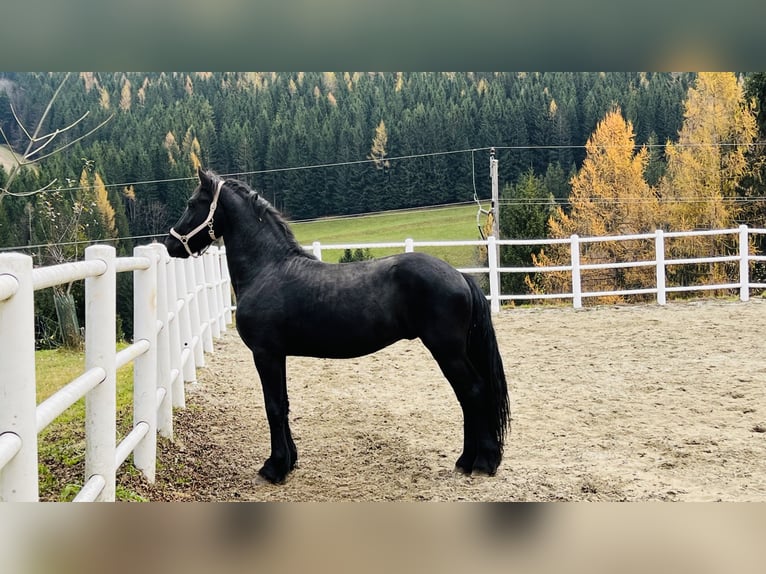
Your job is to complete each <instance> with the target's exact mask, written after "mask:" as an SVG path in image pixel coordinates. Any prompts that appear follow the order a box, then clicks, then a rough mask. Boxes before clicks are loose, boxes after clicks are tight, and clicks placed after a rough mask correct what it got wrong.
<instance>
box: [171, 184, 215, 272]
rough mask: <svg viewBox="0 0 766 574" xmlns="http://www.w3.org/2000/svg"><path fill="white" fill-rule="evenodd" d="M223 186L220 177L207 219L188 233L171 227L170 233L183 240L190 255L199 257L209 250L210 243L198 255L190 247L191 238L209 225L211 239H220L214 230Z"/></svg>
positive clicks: (182, 243)
mask: <svg viewBox="0 0 766 574" xmlns="http://www.w3.org/2000/svg"><path fill="white" fill-rule="evenodd" d="M222 187H223V180H222V179H219V180H218V184H217V185H216V186H215V193H214V194H213V201H212V202H211V203H210V212H209V213H208V214H207V218H206V219H205V221H203V222H202V223H200V224H199V225H198V226H197V227H195V228H194V229H192V230H191V231H190V232H189V233H187V234H186V235H181V234H180V233H178V232H177V231H176V230H175V229H173V228H172V227H171V228H170V235H172V236H173V237H175V238H176V239H178V241H180V242H181V245H183V246H184V249H186V252H187V253H188V254H189V256H190V257H198V256H200V255H202V254H203V253H204V252H205V251H207V248H208V247H210V245H207V246H205V247H204V248H203V249H202V251H200V252H199V253H197V254H196V255H195V254H194V253H192V250H191V249H189V239H191V238H192V237H194V236H195V235H197V233H199V232H200V231H202V230H203V229H205V227H207V234H208V235H209V236H210V239H212V240H213V241H215V240H216V239H218V238H217V237H216V236H215V233H214V232H213V214H214V213H215V208H216V207H218V196H219V195H220V194H221V188H222Z"/></svg>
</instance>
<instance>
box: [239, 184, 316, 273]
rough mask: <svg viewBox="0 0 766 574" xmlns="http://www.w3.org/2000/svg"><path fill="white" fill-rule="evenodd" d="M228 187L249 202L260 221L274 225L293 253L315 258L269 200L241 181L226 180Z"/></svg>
mask: <svg viewBox="0 0 766 574" xmlns="http://www.w3.org/2000/svg"><path fill="white" fill-rule="evenodd" d="M226 185H227V187H228V188H229V189H231V190H232V191H234V192H235V193H237V194H239V195H240V196H242V197H243V198H244V199H246V200H247V202H248V204H249V205H250V208H251V209H252V210H253V213H255V215H256V216H257V217H258V219H260V220H263V221H268V222H270V223H271V224H272V225H274V227H275V228H276V230H277V231H278V232H279V233H280V234H281V235H282V236H283V237H284V240H285V241H286V243H287V245H288V247H289V248H290V251H291V252H293V253H294V254H296V255H301V256H304V257H309V258H312V257H313V255H312V254H311V253H309V252H307V251H306V250H305V249H303V246H301V244H300V243H298V240H297V239H296V238H295V235H294V234H293V231H292V229H290V226H289V225H288V223H287V220H285V218H284V216H283V215H282V214H281V213H280V212H279V211H278V210H277V209H276V208H275V207H274V206H273V205H271V203H269V202H268V200H266V199H265V198H264V197H262V196H261V195H260V194H259V193H257V192H256V191H255V190H253V189H252V188H250V186H249V185H247V184H246V183H244V182H242V181H239V180H238V179H226Z"/></svg>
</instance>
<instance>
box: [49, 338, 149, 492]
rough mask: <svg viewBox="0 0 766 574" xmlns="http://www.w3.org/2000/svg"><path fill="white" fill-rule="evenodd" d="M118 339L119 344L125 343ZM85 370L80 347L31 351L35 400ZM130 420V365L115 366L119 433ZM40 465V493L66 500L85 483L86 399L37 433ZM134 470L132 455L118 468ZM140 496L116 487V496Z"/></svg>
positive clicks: (125, 428) (121, 471)
mask: <svg viewBox="0 0 766 574" xmlns="http://www.w3.org/2000/svg"><path fill="white" fill-rule="evenodd" d="M125 346H126V345H125V343H120V344H119V345H118V349H121V348H124V347H125ZM84 371H85V355H84V353H83V352H82V351H74V350H68V349H63V348H62V349H52V350H41V351H36V352H35V377H36V383H37V403H38V404H40V403H41V402H42V401H44V400H45V399H46V398H48V397H49V396H51V395H52V394H53V393H55V392H56V391H57V390H59V389H60V388H62V387H63V386H64V385H66V384H67V383H68V382H69V381H71V380H72V379H74V378H75V377H77V376H78V375H80V374H81V373H83V372H84ZM132 420H133V366H132V364H129V365H126V366H125V367H123V368H121V369H119V370H118V371H117V434H118V440H119V438H121V437H123V436H125V435H126V434H127V433H128V432H129V431H130V429H131V427H132ZM38 458H39V460H38V466H39V471H40V499H41V500H52V501H68V500H71V499H73V498H74V497H75V496H76V495H77V493H78V492H79V491H80V488H81V487H82V484H83V479H84V471H85V466H84V465H85V399H80V400H79V401H77V402H76V403H75V404H73V405H72V406H71V407H69V408H68V409H67V410H66V411H64V413H62V415H61V416H60V417H58V418H57V419H56V420H54V421H53V422H52V423H51V424H50V425H49V426H48V427H47V428H46V429H45V430H44V431H43V432H42V433H40V436H39V437H38ZM125 472H128V473H131V472H137V471H136V470H135V468H134V467H133V465H132V464H131V463H130V458H129V459H128V460H127V461H125V463H124V464H123V465H122V466H121V467H120V469H119V470H118V473H125ZM136 499H139V497H138V496H137V495H136V494H135V493H132V492H130V491H128V490H125V489H123V488H121V487H120V486H119V485H118V487H117V500H136Z"/></svg>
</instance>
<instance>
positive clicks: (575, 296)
mask: <svg viewBox="0 0 766 574" xmlns="http://www.w3.org/2000/svg"><path fill="white" fill-rule="evenodd" d="M570 246H571V252H572V305H573V306H574V308H575V309H580V308H582V282H581V279H580V237H579V236H578V235H577V234H574V235H572V237H571V238H570Z"/></svg>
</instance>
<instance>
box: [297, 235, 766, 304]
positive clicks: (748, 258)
mask: <svg viewBox="0 0 766 574" xmlns="http://www.w3.org/2000/svg"><path fill="white" fill-rule="evenodd" d="M759 234H766V229H751V228H748V227H747V226H746V225H742V226H740V227H738V228H732V229H718V230H701V231H663V230H660V229H658V230H657V231H655V232H654V233H642V234H633V235H614V236H603V237H579V236H577V235H572V236H571V237H567V238H557V239H495V238H494V237H488V238H487V239H486V240H469V241H413V240H412V239H405V240H404V241H394V242H385V243H339V244H329V245H323V244H322V243H320V242H319V241H315V242H313V243H312V244H311V245H310V246H304V249H306V250H307V251H311V252H312V253H313V254H314V255H315V256H316V257H317V258H319V259H322V254H323V252H325V251H328V250H344V249H368V248H369V249H380V248H385V249H392V248H393V249H402V250H403V251H404V252H412V251H415V250H416V249H420V248H428V247H458V246H461V247H465V246H475V247H484V248H486V250H487V265H486V266H485V267H465V268H460V269H459V270H460V271H463V272H464V273H474V274H482V273H483V274H487V275H488V276H489V293H488V294H487V299H489V301H490V306H491V308H492V311H493V312H494V313H497V312H499V311H500V306H501V303H502V302H503V301H545V300H553V299H564V300H571V301H572V305H573V307H574V308H576V309H578V308H581V307H582V305H583V299H584V298H589V297H591V298H592V297H606V296H615V295H616V296H627V295H655V297H656V301H657V303H658V304H660V305H665V304H666V302H667V295H668V294H669V293H682V292H693V291H711V290H716V291H718V290H736V291H738V293H739V297H740V299H741V300H742V301H747V300H748V298H749V296H750V291H751V290H752V289H764V288H766V283H757V282H751V281H750V275H751V273H750V267H751V265H752V264H753V263H755V262H764V261H766V256H762V255H754V254H750V239H751V236H752V235H759ZM704 236H731V237H732V238H733V239H734V241H735V242H736V243H737V246H738V247H737V252H736V254H730V253H727V254H719V255H716V256H711V257H694V258H679V259H669V258H667V256H666V251H667V249H666V240H667V239H676V238H683V237H704ZM625 241H650V242H654V247H655V249H654V253H655V258H654V259H652V260H642V261H609V262H602V263H584V262H583V257H582V250H583V246H587V245H588V244H591V243H600V242H625ZM549 245H568V246H569V249H570V261H569V262H568V264H566V265H551V266H540V267H522V266H518V267H504V266H501V265H500V263H499V261H500V258H499V255H498V253H499V249H500V248H501V247H503V246H538V247H545V246H549ZM725 262H738V263H739V277H738V280H737V281H736V282H730V283H722V284H707V285H705V284H702V285H675V286H668V285H667V281H666V277H667V268H668V267H669V266H683V265H699V264H712V263H725ZM638 267H653V268H654V269H655V270H656V273H655V282H654V285H652V286H648V287H644V288H636V289H614V290H600V291H587V290H585V289H584V286H583V280H582V273H583V271H594V270H606V269H629V268H638ZM551 272H564V273H568V274H569V275H570V277H571V283H572V290H571V291H568V292H558V293H503V292H502V291H501V284H502V283H501V281H500V275H501V274H504V273H521V274H528V273H551Z"/></svg>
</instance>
